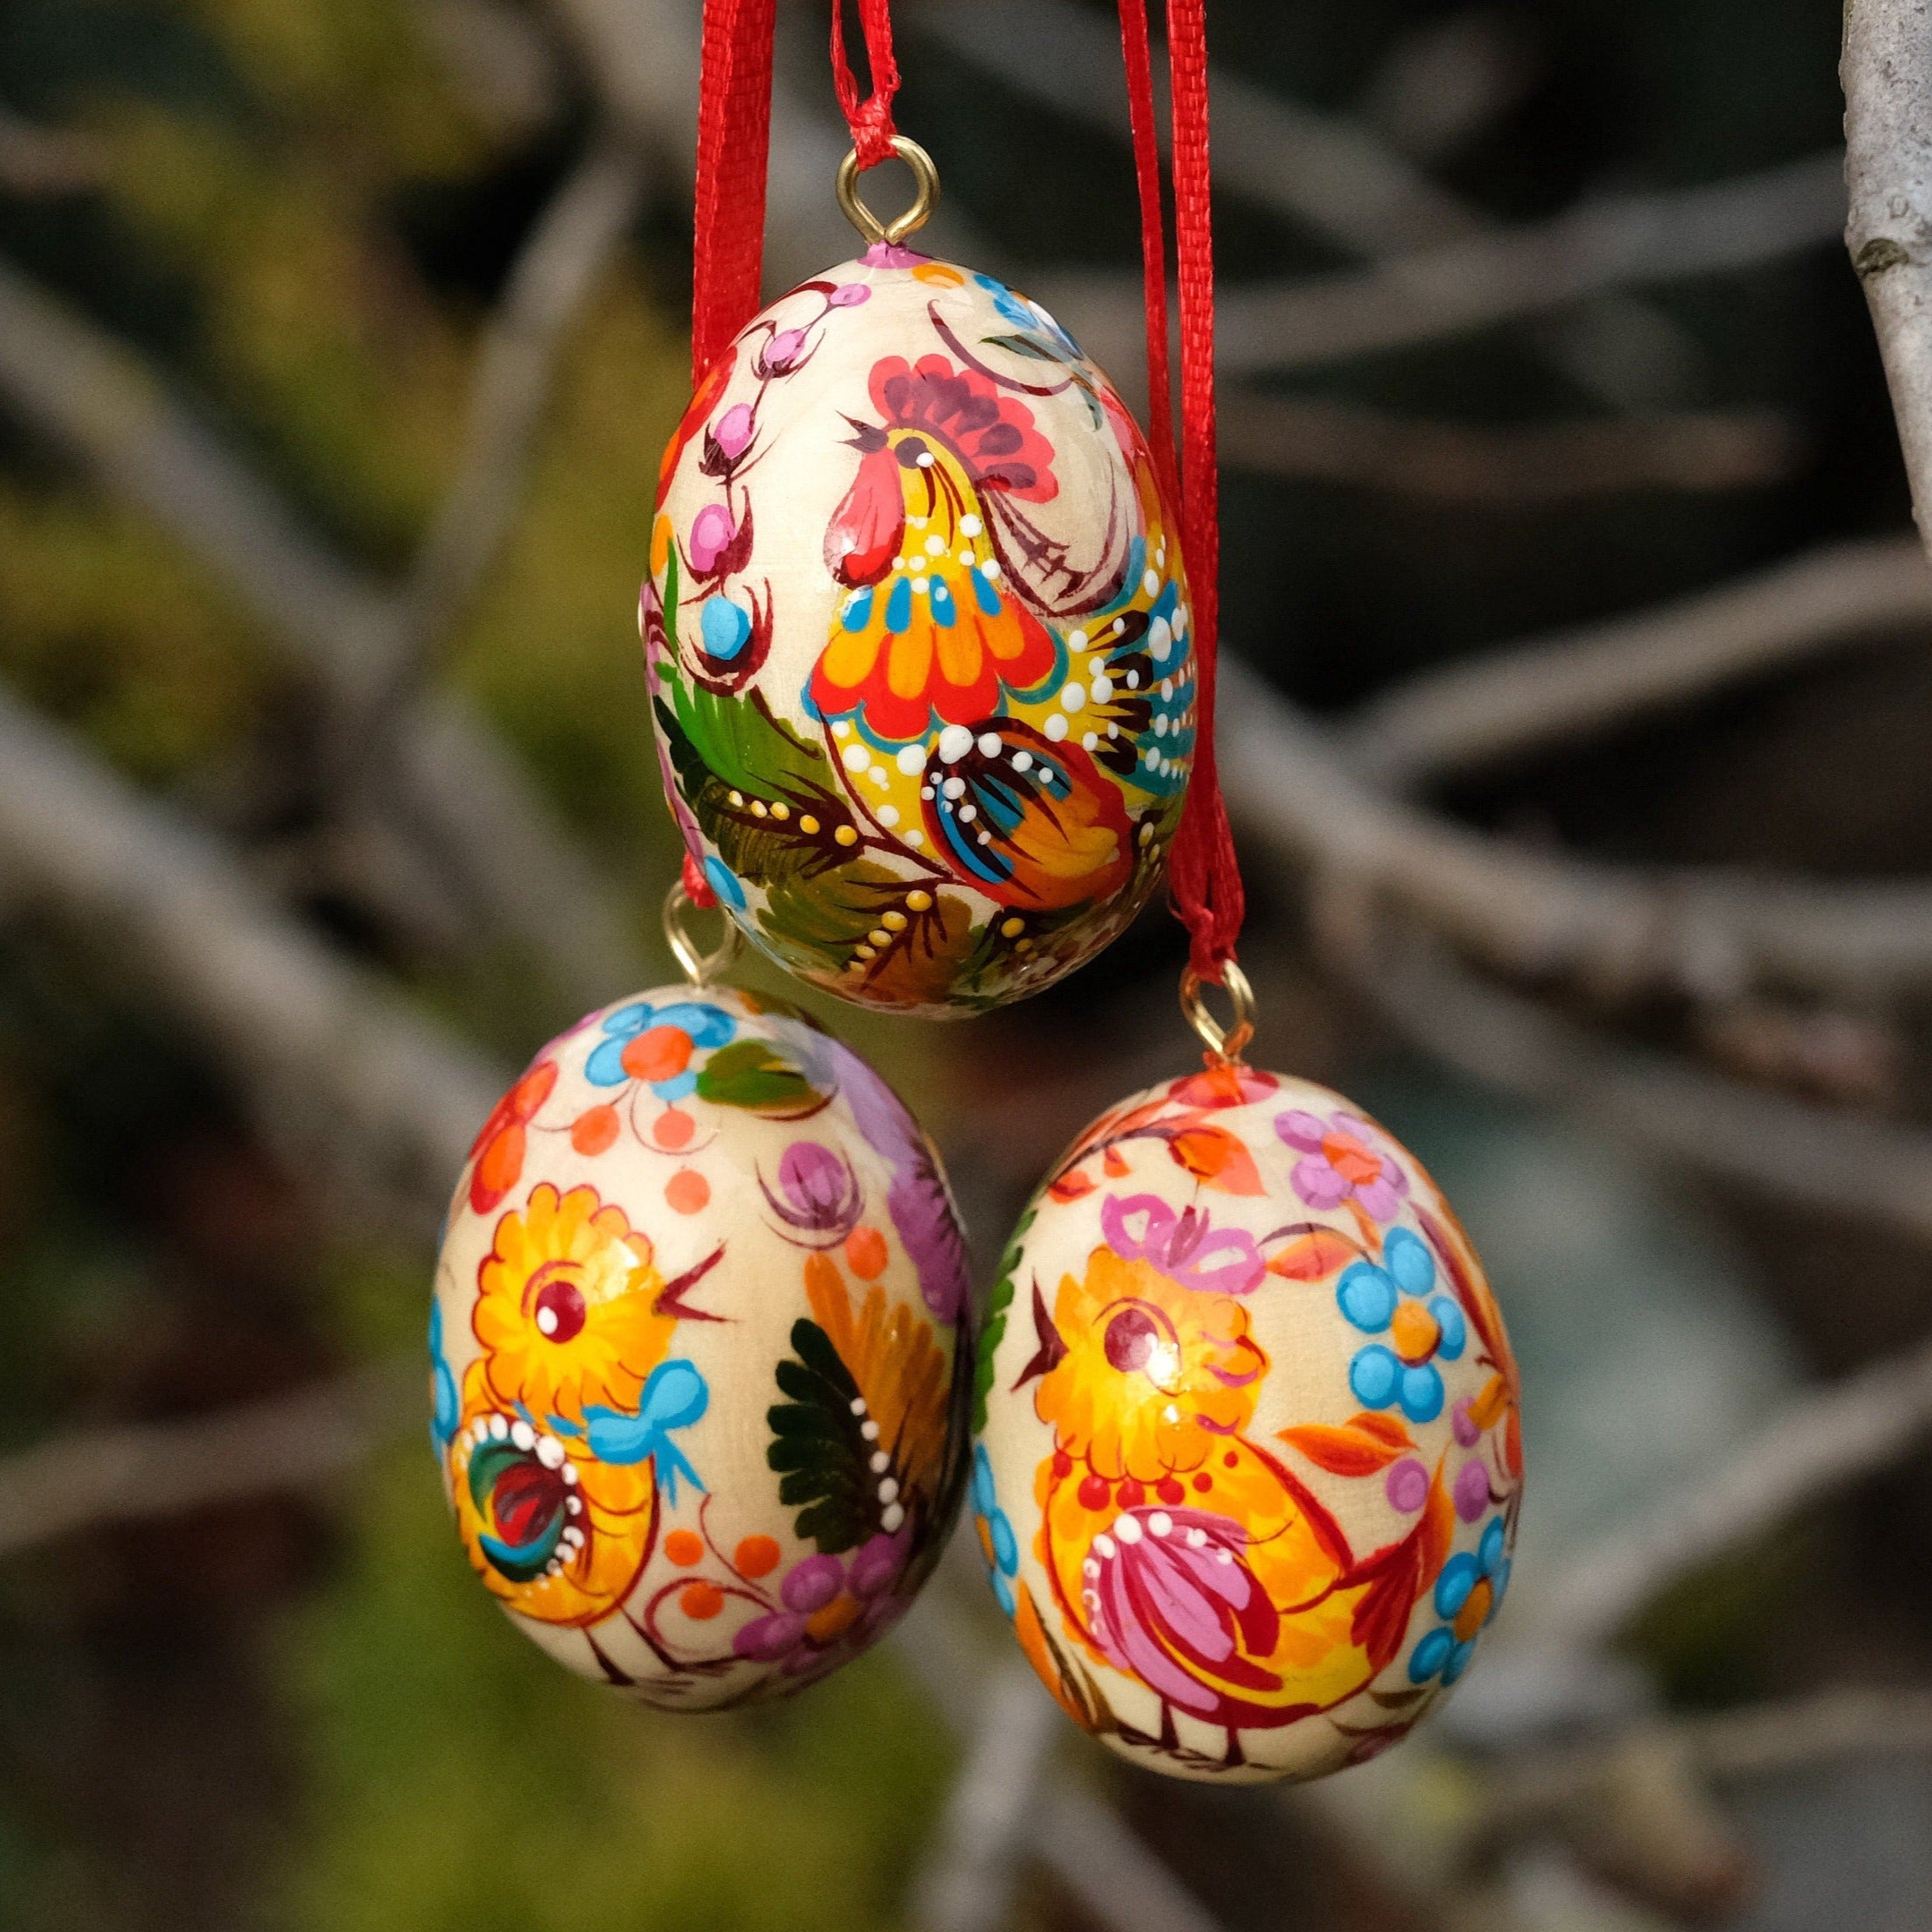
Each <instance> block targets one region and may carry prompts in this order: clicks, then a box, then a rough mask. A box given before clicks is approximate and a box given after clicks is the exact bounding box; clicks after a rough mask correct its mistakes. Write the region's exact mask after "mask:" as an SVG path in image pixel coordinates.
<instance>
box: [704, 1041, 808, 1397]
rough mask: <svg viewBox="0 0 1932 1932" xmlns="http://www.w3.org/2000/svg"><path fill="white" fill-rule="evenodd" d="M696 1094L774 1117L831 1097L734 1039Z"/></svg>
mask: <svg viewBox="0 0 1932 1932" xmlns="http://www.w3.org/2000/svg"><path fill="white" fill-rule="evenodd" d="M697 1097H698V1098H699V1099H700V1100H708V1101H711V1102H712V1103H715V1104H716V1105H718V1106H720V1107H742V1108H744V1109H745V1110H746V1112H747V1113H753V1114H764V1115H766V1116H767V1117H770V1118H772V1119H774V1120H797V1119H801V1118H802V1117H804V1116H805V1115H807V1114H816V1112H817V1111H818V1110H819V1109H820V1108H821V1107H823V1105H824V1104H825V1103H826V1102H827V1101H828V1100H830V1098H831V1096H830V1095H829V1094H823V1093H821V1092H820V1091H819V1090H818V1089H817V1088H816V1087H815V1086H813V1085H812V1083H811V1082H810V1081H809V1080H808V1079H807V1078H806V1077H805V1075H804V1074H803V1073H802V1072H801V1071H800V1070H799V1068H797V1067H795V1065H794V1064H793V1063H792V1062H791V1061H789V1060H788V1059H787V1058H786V1057H785V1055H784V1054H783V1053H782V1052H781V1050H780V1048H779V1047H776V1046H774V1044H773V1043H772V1042H771V1041H770V1040H733V1041H732V1044H731V1045H730V1046H729V1047H719V1048H718V1051H717V1052H716V1053H715V1054H712V1055H711V1058H710V1059H709V1060H708V1061H705V1063H704V1068H703V1070H702V1071H701V1072H700V1073H699V1075H698V1076H697ZM834 1359H835V1360H836V1359H837V1358H836V1357H835V1358H834Z"/></svg>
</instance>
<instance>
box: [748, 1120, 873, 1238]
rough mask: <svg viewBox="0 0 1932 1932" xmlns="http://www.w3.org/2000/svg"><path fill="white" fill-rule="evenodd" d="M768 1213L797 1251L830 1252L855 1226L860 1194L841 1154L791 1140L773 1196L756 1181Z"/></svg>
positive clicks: (848, 1163) (862, 1203)
mask: <svg viewBox="0 0 1932 1932" xmlns="http://www.w3.org/2000/svg"><path fill="white" fill-rule="evenodd" d="M758 1185H759V1187H760V1189H761V1190H762V1191H763V1193H764V1195H765V1200H766V1202H767V1205H768V1206H769V1207H770V1208H771V1210H772V1212H773V1213H774V1215H777V1216H778V1218H779V1219H780V1220H781V1221H782V1222H784V1223H785V1225H786V1227H788V1228H789V1229H791V1230H792V1232H791V1233H790V1234H789V1235H788V1236H786V1237H785V1238H786V1239H787V1240H788V1241H792V1242H795V1243H797V1244H798V1246H800V1247H801V1248H836V1247H837V1246H838V1244H839V1243H840V1242H842V1241H844V1238H845V1237H846V1236H848V1235H849V1234H851V1231H852V1229H854V1228H856V1227H857V1226H858V1217H859V1215H861V1214H863V1213H864V1212H865V1189H864V1188H863V1187H860V1185H859V1180H858V1175H857V1174H856V1173H853V1172H852V1164H851V1161H849V1160H848V1159H846V1158H845V1157H844V1155H843V1154H837V1153H834V1152H832V1150H831V1149H830V1147H827V1146H824V1145H822V1144H821V1143H820V1142H818V1141H816V1140H795V1141H794V1142H793V1143H792V1145H790V1146H789V1147H788V1148H787V1149H786V1150H785V1152H783V1153H782V1154H781V1156H780V1157H779V1162H778V1193H777V1194H774V1193H773V1192H772V1190H771V1188H770V1187H767V1185H766V1181H765V1177H764V1176H763V1175H762V1174H761V1175H760V1176H759V1182H758Z"/></svg>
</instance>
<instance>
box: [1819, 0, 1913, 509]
mask: <svg viewBox="0 0 1932 1932" xmlns="http://www.w3.org/2000/svg"><path fill="white" fill-rule="evenodd" d="M1838 73H1839V78H1840V79H1841V81H1843V82H1844V86H1845V188H1846V193H1847V198H1848V200H1849V202H1850V217H1849V220H1848V221H1847V222H1846V224H1845V246H1846V247H1847V248H1849V249H1850V250H1851V251H1852V267H1853V268H1855V269H1857V270H1858V272H1859V280H1860V281H1861V282H1863V283H1864V284H1865V298H1866V302H1867V304H1869V305H1870V307H1871V310H1872V325H1873V328H1874V329H1876V330H1877V332H1878V338H1879V353H1880V354H1881V355H1882V356H1883V357H1884V359H1885V374H1886V380H1887V382H1888V383H1889V384H1890V385H1891V388H1892V409H1893V414H1894V416H1896V417H1897V418H1898V425H1899V444H1900V447H1901V449H1902V450H1903V451H1904V452H1905V469H1906V474H1907V476H1908V477H1909V478H1910V479H1911V484H1912V504H1913V510H1914V514H1915V515H1916V516H1917V518H1918V522H1919V530H1920V534H1921V535H1922V536H1923V537H1924V538H1925V539H1926V541H1927V542H1928V543H1932V521H1928V519H1929V518H1932V31H1929V30H1928V25H1927V19H1926V12H1925V8H1924V6H1923V4H1921V0H1846V4H1845V46H1844V53H1843V57H1842V58H1841V59H1840V61H1839V65H1838Z"/></svg>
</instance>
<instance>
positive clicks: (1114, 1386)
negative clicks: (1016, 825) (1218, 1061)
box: [971, 1067, 1523, 1782]
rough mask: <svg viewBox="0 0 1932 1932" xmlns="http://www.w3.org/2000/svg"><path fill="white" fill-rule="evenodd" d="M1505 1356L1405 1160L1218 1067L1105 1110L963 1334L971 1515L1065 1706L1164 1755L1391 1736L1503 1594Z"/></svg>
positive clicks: (1341, 1117) (1239, 1764) (1168, 1758)
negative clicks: (970, 1411)
mask: <svg viewBox="0 0 1932 1932" xmlns="http://www.w3.org/2000/svg"><path fill="white" fill-rule="evenodd" d="M1516 1394H1517V1379H1516V1366H1515V1363H1514V1362H1513V1360H1512V1358H1511V1355H1510V1353H1509V1340H1508V1337H1507V1336H1506V1334H1504V1332H1503V1326H1502V1316H1501V1314H1500V1313H1499V1312H1498V1310H1497V1307H1496V1304H1495V1298H1494V1297H1493V1295H1492V1294H1491V1292H1490V1290H1489V1287H1488V1283H1487V1282H1486V1280H1485V1279H1484V1277H1483V1272H1482V1268H1481V1264H1480V1263H1479V1262H1478V1261H1477V1259H1476V1256H1475V1253H1474V1250H1472V1249H1471V1247H1470V1245H1469V1243H1468V1240H1467V1236H1465V1235H1464V1234H1463V1232H1462V1230H1461V1229H1460V1226H1459V1225H1458V1224H1457V1222H1456V1219H1455V1216H1454V1215H1453V1214H1452V1213H1451V1212H1450V1210H1449V1208H1448V1206H1447V1204H1446V1202H1445V1201H1444V1200H1443V1198H1442V1196H1441V1194H1439V1192H1438V1191H1437V1189H1436V1187H1435V1186H1434V1184H1433V1183H1432V1181H1431V1180H1430V1179H1429V1177H1428V1175H1427V1174H1426V1173H1424V1172H1423V1170H1422V1168H1421V1167H1420V1166H1418V1163H1417V1161H1416V1160H1415V1158H1414V1157H1413V1156H1412V1155H1411V1154H1410V1153H1408V1152H1406V1151H1405V1150H1404V1148H1402V1147H1401V1146H1399V1145H1397V1143H1396V1142H1395V1141H1394V1140H1392V1139H1391V1138H1390V1136H1389V1135H1388V1134H1386V1133H1385V1132H1383V1130H1382V1129H1380V1128H1379V1127H1377V1126H1376V1124H1374V1123H1373V1122H1372V1121H1369V1120H1367V1119H1365V1118H1363V1117H1362V1115H1360V1114H1359V1113H1357V1112H1356V1111H1355V1110H1354V1109H1353V1108H1351V1107H1350V1106H1349V1105H1348V1103H1347V1102H1346V1101H1344V1100H1342V1099H1341V1096H1338V1095H1335V1094H1332V1093H1330V1092H1328V1091H1327V1089H1325V1088H1320V1087H1316V1086H1313V1085H1311V1084H1309V1083H1308V1082H1306V1081H1299V1080H1293V1079H1290V1078H1288V1077H1286V1076H1285V1075H1275V1074H1265V1073H1258V1072H1255V1071H1252V1070H1250V1069H1248V1068H1238V1069H1237V1068H1229V1067H1222V1068H1216V1069H1213V1070H1210V1071H1208V1072H1206V1073H1201V1074H1196V1075H1192V1076H1191V1077H1189V1078H1187V1079H1183V1080H1177V1081H1174V1082H1171V1083H1170V1084H1168V1085H1166V1086H1163V1087H1158V1088H1154V1089H1150V1090H1149V1091H1148V1092H1146V1093H1144V1094H1141V1095H1138V1096H1136V1097H1135V1098H1134V1099H1132V1100H1131V1101H1129V1102H1128V1103H1126V1104H1125V1105H1124V1106H1122V1107H1119V1108H1117V1109H1116V1110H1114V1111H1113V1112H1111V1113H1109V1114H1107V1115H1105V1116H1103V1117H1102V1118H1101V1119H1099V1120H1097V1121H1096V1122H1095V1123H1094V1124H1093V1125H1092V1126H1091V1127H1090V1128H1089V1130H1088V1131H1087V1132H1086V1133H1085V1134H1083V1135H1082V1137H1081V1138H1080V1140H1079V1141H1078V1142H1077V1143H1076V1144H1075V1147H1074V1149H1073V1151H1072V1152H1071V1154H1070V1155H1069V1156H1068V1159H1066V1160H1065V1162H1064V1163H1063V1164H1062V1165H1061V1167H1060V1169H1059V1171H1058V1172H1057V1173H1055V1174H1054V1176H1053V1178H1052V1180H1050V1182H1049V1183H1048V1184H1047V1187H1045V1188H1044V1189H1043V1190H1042V1192H1041V1193H1040V1195H1039V1196H1038V1197H1037V1198H1036V1200H1035V1201H1034V1202H1033V1206H1032V1208H1030V1209H1029V1210H1028V1212H1027V1214H1026V1217H1025V1218H1024V1219H1023V1220H1022V1221H1021V1222H1020V1224H1019V1230H1018V1232H1017V1233H1016V1235H1015V1237H1014V1240H1013V1243H1012V1247H1011V1249H1010V1250H1009V1252H1008V1254H1007V1256H1006V1257H1005V1263H1004V1264H1003V1266H1002V1270H1001V1279H1000V1281H999V1283H998V1286H997V1287H996V1288H995V1290H994V1292H993V1297H992V1301H991V1306H990V1309H989V1320H988V1322H987V1325H986V1327H985V1328H984V1333H983V1334H982V1338H981V1346H980V1352H979V1361H978V1372H977V1390H976V1397H975V1408H976V1415H975V1428H976V1432H977V1445H976V1447H975V1450H974V1460H973V1474H972V1487H971V1496H972V1509H973V1513H974V1516H975V1520H976V1523H977V1530H978V1533H979V1537H980V1542H981V1544H982V1547H983V1549H984V1553H985V1557H986V1561H987V1564H988V1566H989V1569H990V1571H991V1577H992V1582H993V1589H994V1593H995V1594H996V1595H997V1596H998V1600H999V1602H1000V1606H1001V1607H1002V1609H1004V1610H1005V1613H1006V1614H1007V1615H1008V1616H1009V1617H1011V1618H1012V1621H1013V1625H1014V1628H1015V1632H1016V1634H1017V1635H1018V1636H1019V1641H1020V1643H1021V1645H1022V1647H1023V1648H1024V1649H1025V1650H1026V1655H1027V1656H1028V1657H1029V1658H1030V1659H1031V1660H1032V1662H1033V1667H1034V1669H1035V1670H1038V1671H1039V1673H1040V1677H1042V1679H1043V1680H1044V1681H1045V1682H1046V1684H1047V1687H1048V1688H1049V1689H1050V1690H1051V1691H1053V1693H1054V1697H1055V1698H1058V1699H1059V1701H1060V1702H1061V1705H1063V1706H1064V1707H1065V1708H1066V1710H1067V1712H1068V1714H1069V1715H1070V1716H1072V1717H1073V1718H1074V1719H1075V1721H1076V1722H1078V1723H1080V1724H1081V1725H1082V1726H1084V1727H1085V1728H1086V1729H1088V1730H1089V1731H1090V1732H1092V1733H1094V1734H1095V1735H1096V1736H1097V1737H1099V1738H1101V1739H1103V1740H1104V1741H1105V1742H1106V1743H1107V1744H1109V1745H1110V1746H1111V1747H1113V1748H1114V1749H1115V1750H1117V1751H1118V1752H1120V1753H1122V1754H1124V1755H1125V1756H1128V1757H1131V1758H1134V1759H1137V1760H1138V1761H1142V1762H1145V1763H1147V1764H1149V1765H1152V1767H1153V1768H1156V1769H1158V1770H1162V1771H1167V1772H1171V1773H1173V1774H1175V1775H1180V1776H1183V1777H1196V1778H1209V1779H1222V1780H1227V1781H1231V1782H1249V1781H1255V1780H1259V1779H1264V1778H1274V1777H1284V1776H1285V1777H1304V1778H1305V1777H1313V1776H1318V1775H1320V1774H1322V1773H1324V1772H1327V1771H1333V1770H1335V1769H1337V1768H1340V1767H1341V1766H1343V1765H1347V1764H1351V1763H1354V1762H1356V1761H1359V1760H1361V1759H1362V1758H1365V1757H1368V1756H1370V1755H1372V1754H1374V1753H1376V1751H1378V1750H1380V1749H1383V1747H1386V1746H1388V1745H1389V1744H1390V1743H1393V1742H1394V1741H1395V1740H1397V1739H1399V1738H1401V1737H1402V1736H1403V1735H1404V1733H1406V1732H1407V1731H1408V1730H1409V1729H1410V1728H1411V1726H1413V1725H1415V1724H1416V1723H1417V1722H1418V1720H1419V1719H1421V1718H1422V1717H1424V1716H1425V1714H1426V1713H1427V1712H1429V1711H1430V1710H1431V1709H1432V1707H1433V1706H1434V1705H1436V1704H1437V1703H1438V1702H1439V1701H1440V1699H1441V1698H1443V1697H1444V1696H1445V1695H1446V1693H1447V1691H1449V1689H1450V1687H1451V1686H1452V1685H1453V1684H1454V1683H1455V1682H1456V1680H1457V1679H1458V1678H1459V1677H1460V1676H1461V1675H1462V1673H1463V1671H1464V1670H1465V1669H1466V1668H1467V1665H1468V1663H1469V1660H1470V1658H1471V1656H1472V1655H1473V1653H1474V1649H1475V1648H1476V1644H1477V1642H1478V1640H1479V1638H1480V1636H1481V1632H1482V1630H1483V1629H1484V1628H1485V1627H1486V1626H1487V1625H1488V1623H1489V1621H1491V1619H1492V1618H1494V1617H1495V1614H1496V1611H1497V1609H1498V1607H1500V1606H1501V1604H1502V1600H1503V1593H1504V1592H1505V1590H1506V1589H1507V1588H1508V1586H1509V1558H1510V1550H1511V1546H1512V1544H1513V1541H1514V1537H1515V1533H1516V1515H1517V1508H1518V1500H1519V1496H1520V1493H1521V1487H1522V1471H1523V1456H1522V1447H1521V1439H1520V1436H1519V1433H1518V1428H1517V1421H1516Z"/></svg>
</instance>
